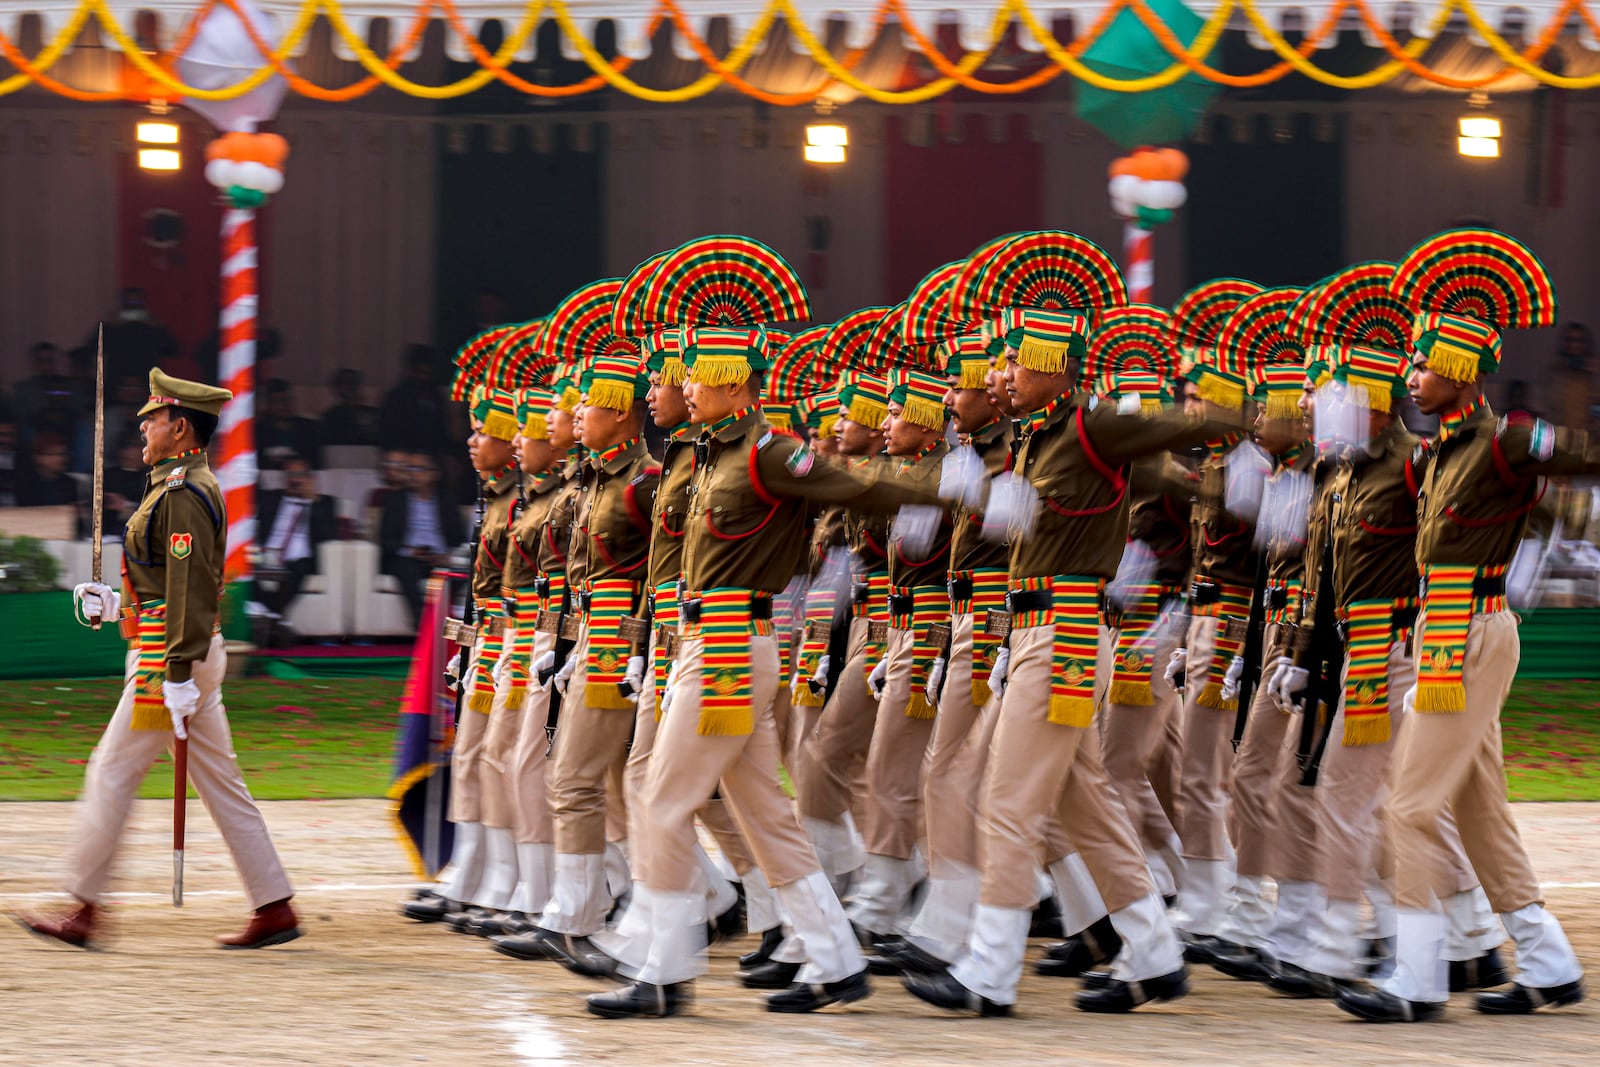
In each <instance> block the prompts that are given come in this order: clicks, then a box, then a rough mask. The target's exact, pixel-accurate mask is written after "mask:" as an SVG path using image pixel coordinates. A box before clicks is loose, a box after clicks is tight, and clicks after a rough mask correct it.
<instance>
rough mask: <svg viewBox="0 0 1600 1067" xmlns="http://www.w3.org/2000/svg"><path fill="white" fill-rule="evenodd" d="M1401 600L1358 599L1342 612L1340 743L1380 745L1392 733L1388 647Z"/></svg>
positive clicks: (1403, 604) (1403, 601)
mask: <svg viewBox="0 0 1600 1067" xmlns="http://www.w3.org/2000/svg"><path fill="white" fill-rule="evenodd" d="M1410 603H1412V602H1409V601H1405V600H1401V601H1399V602H1396V601H1393V600H1358V601H1356V602H1355V603H1354V604H1351V605H1350V607H1349V608H1348V609H1346V610H1345V612H1344V623H1345V633H1346V635H1347V641H1348V647H1349V665H1348V666H1347V667H1346V668H1345V677H1344V743H1345V745H1346V746H1351V747H1353V746H1357V745H1381V744H1384V743H1385V742H1387V741H1388V740H1389V738H1390V737H1391V736H1393V732H1394V731H1393V724H1392V721H1391V719H1390V715H1389V650H1390V649H1391V648H1392V647H1393V646H1394V642H1395V640H1396V634H1395V632H1394V613H1395V610H1396V609H1397V608H1400V607H1405V606H1408V605H1409V604H1410Z"/></svg>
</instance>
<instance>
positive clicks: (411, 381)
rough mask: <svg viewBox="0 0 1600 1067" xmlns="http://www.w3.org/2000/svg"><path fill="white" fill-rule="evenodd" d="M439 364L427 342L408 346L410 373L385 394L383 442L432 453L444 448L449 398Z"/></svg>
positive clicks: (380, 423)
mask: <svg viewBox="0 0 1600 1067" xmlns="http://www.w3.org/2000/svg"><path fill="white" fill-rule="evenodd" d="M435 364H436V360H435V358H434V352H433V349H431V348H429V347H428V346H427V345H412V346H411V347H410V348H408V349H407V350H406V360H405V365H406V376H405V377H404V378H402V379H401V380H400V381H399V382H398V383H397V384H396V385H395V387H394V388H393V389H390V390H389V394H388V395H387V396H385V397H384V398H383V410H382V411H381V412H380V413H379V415H378V444H379V445H381V446H383V447H384V448H388V449H400V450H402V451H406V452H426V453H427V454H428V455H430V456H438V455H439V454H440V453H441V452H442V451H443V450H444V443H445V400H444V392H443V391H442V390H441V389H440V388H439V385H438V381H437V379H436V377H435V373H436V371H437V367H436V365H435Z"/></svg>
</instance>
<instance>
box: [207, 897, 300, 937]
mask: <svg viewBox="0 0 1600 1067" xmlns="http://www.w3.org/2000/svg"><path fill="white" fill-rule="evenodd" d="M299 936H300V917H299V916H297V915H296V914H295V913H294V909H293V908H291V907H290V906H289V902H288V901H287V900H279V901H275V902H274V903H271V904H266V905H263V906H262V907H259V908H257V909H256V913H255V914H254V915H252V916H250V922H249V924H248V925H247V926H246V927H245V928H244V929H243V930H241V931H239V932H238V933H236V934H219V935H218V936H217V944H218V945H219V946H220V947H222V948H270V947H271V946H273V945H286V944H288V943H289V942H290V941H293V940H294V939H295V938H297V937H299Z"/></svg>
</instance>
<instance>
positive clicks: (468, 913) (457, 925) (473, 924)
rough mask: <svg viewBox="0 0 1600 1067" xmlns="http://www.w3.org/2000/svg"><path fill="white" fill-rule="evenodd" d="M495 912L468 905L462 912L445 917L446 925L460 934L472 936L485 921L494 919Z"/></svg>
mask: <svg viewBox="0 0 1600 1067" xmlns="http://www.w3.org/2000/svg"><path fill="white" fill-rule="evenodd" d="M493 917H494V912H492V911H490V910H489V909H488V908H480V907H479V906H478V905H476V904H468V905H467V906H466V907H464V908H462V909H461V910H460V911H455V912H451V913H450V914H449V915H446V916H445V917H444V924H445V925H446V926H448V927H450V929H452V930H454V931H455V932H456V933H458V934H470V933H473V932H475V931H476V929H477V925H478V924H479V923H481V922H483V920H485V919H492V918H493Z"/></svg>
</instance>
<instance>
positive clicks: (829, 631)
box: [804, 619, 833, 641]
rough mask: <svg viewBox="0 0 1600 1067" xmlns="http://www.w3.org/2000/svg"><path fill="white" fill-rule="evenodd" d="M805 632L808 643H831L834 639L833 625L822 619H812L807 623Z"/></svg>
mask: <svg viewBox="0 0 1600 1067" xmlns="http://www.w3.org/2000/svg"><path fill="white" fill-rule="evenodd" d="M804 632H805V639H806V640H807V641H831V640H832V639H833V623H832V622H826V621H823V620H820V619H811V620H809V621H807V623H806V625H805V631H804Z"/></svg>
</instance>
